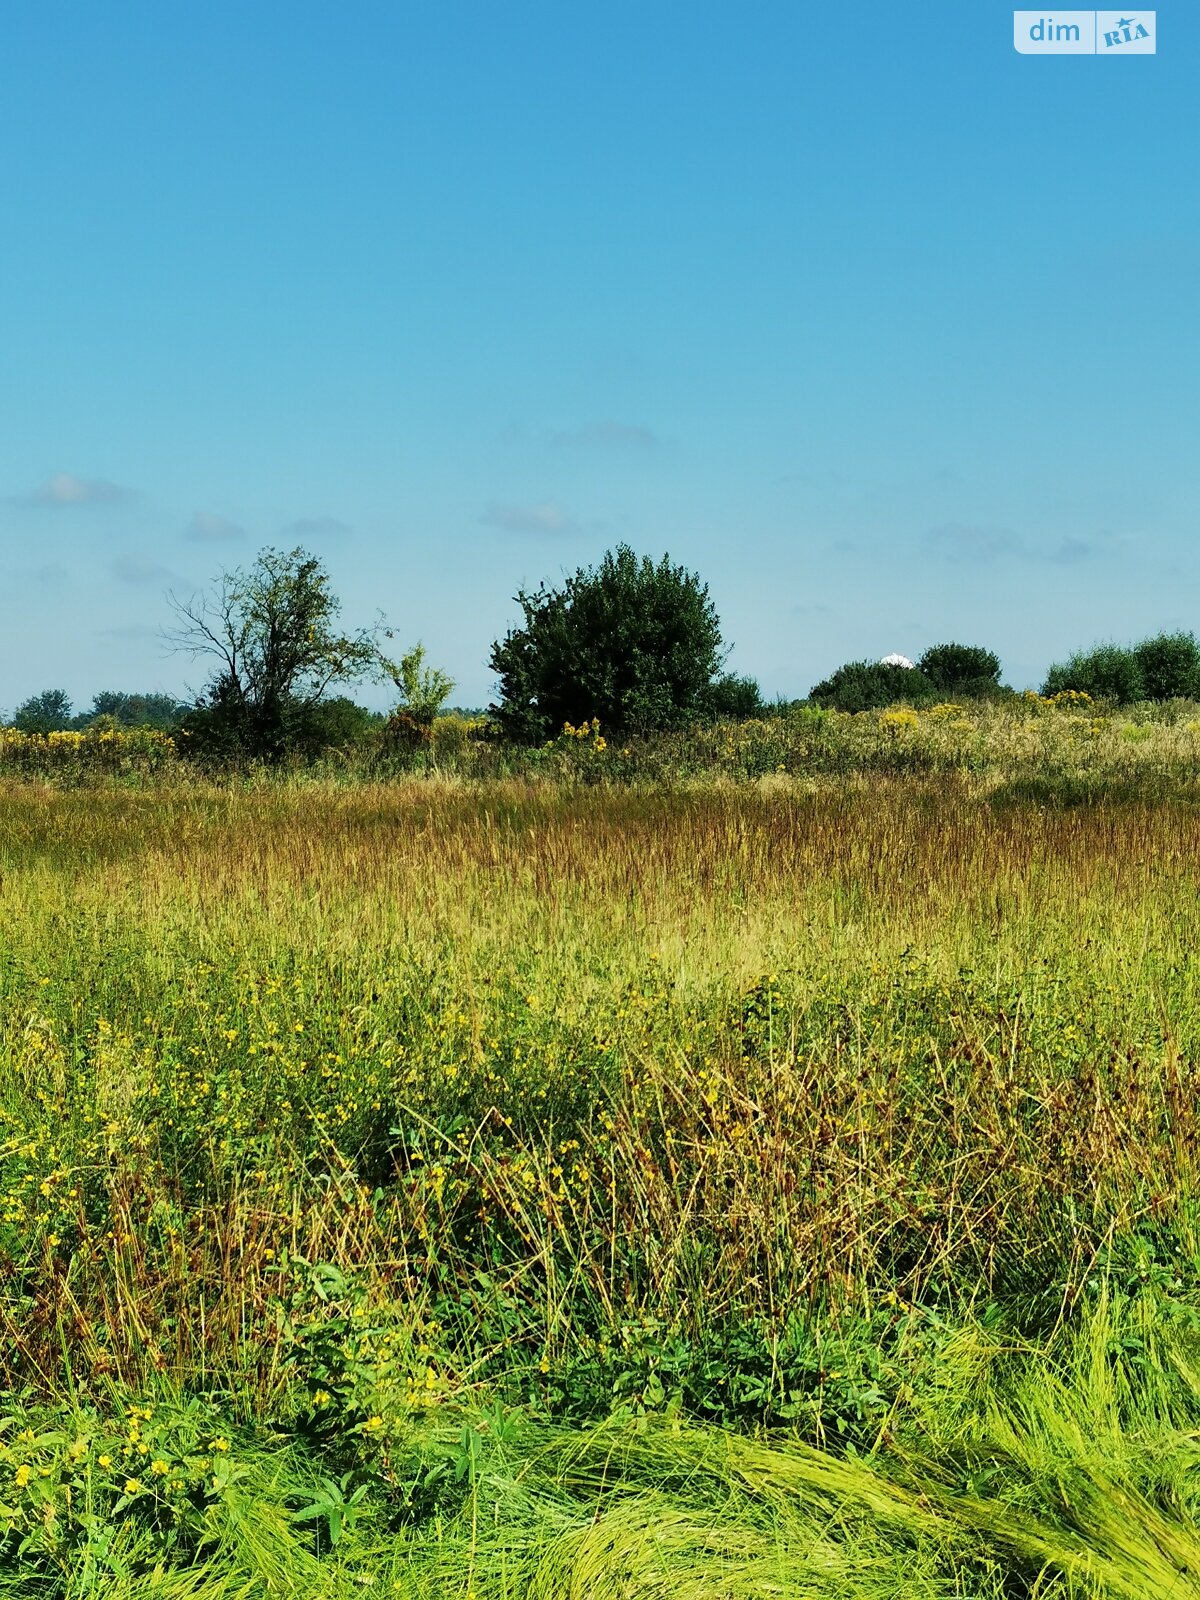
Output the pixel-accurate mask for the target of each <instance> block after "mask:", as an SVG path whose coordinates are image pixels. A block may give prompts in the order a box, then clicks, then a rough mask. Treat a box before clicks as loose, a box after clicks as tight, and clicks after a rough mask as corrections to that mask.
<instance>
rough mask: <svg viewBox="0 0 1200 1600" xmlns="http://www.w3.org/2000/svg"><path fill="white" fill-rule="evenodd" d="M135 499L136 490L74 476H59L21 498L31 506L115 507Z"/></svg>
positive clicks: (47, 480)
mask: <svg viewBox="0 0 1200 1600" xmlns="http://www.w3.org/2000/svg"><path fill="white" fill-rule="evenodd" d="M134 498H135V496H134V492H133V490H132V489H125V488H122V486H121V485H120V484H119V483H110V482H109V481H108V479H107V478H79V477H76V475H75V474H74V473H73V472H56V473H55V474H54V476H53V477H50V478H47V479H46V481H45V483H42V484H39V485H38V487H37V488H36V489H34V490H33V492H32V493H31V494H27V495H25V496H23V497H19V501H20V503H21V504H23V505H28V506H114V505H126V504H128V502H129V501H130V500H133V499H134Z"/></svg>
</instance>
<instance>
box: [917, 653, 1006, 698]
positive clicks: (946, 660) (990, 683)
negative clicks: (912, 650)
mask: <svg viewBox="0 0 1200 1600" xmlns="http://www.w3.org/2000/svg"><path fill="white" fill-rule="evenodd" d="M917 668H918V670H919V671H921V672H923V673H924V674H925V676H926V677H927V678H928V679H929V681H930V683H932V684H933V686H934V687H935V688H936V689H937V690H938V692H939V693H940V694H942V695H944V696H945V697H946V698H947V699H954V698H956V697H957V698H962V699H980V698H983V696H984V695H986V694H987V693H989V692H993V693H994V692H995V690H996V689H998V688H999V686H1000V658H999V656H997V655H996V654H995V653H994V652H993V651H991V650H985V649H984V648H983V647H982V646H981V645H970V644H935V645H932V646H931V647H930V648H929V649H928V650H926V652H925V654H924V655H923V656H922V657H921V658H920V660H919V661H918V662H917Z"/></svg>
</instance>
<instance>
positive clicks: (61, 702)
mask: <svg viewBox="0 0 1200 1600" xmlns="http://www.w3.org/2000/svg"><path fill="white" fill-rule="evenodd" d="M70 726H71V697H70V695H69V694H68V693H67V691H66V690H65V689H43V690H42V692H41V694H35V695H31V696H30V697H29V699H28V700H25V701H23V702H22V704H21V705H19V706H18V707H17V709H16V710H15V711H14V712H13V727H14V728H19V729H20V730H21V732H22V733H58V732H60V731H61V730H62V729H63V728H69V727H70Z"/></svg>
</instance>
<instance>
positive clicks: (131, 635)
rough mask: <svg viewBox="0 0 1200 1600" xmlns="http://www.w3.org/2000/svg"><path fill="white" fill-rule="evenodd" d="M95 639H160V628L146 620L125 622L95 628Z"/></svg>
mask: <svg viewBox="0 0 1200 1600" xmlns="http://www.w3.org/2000/svg"><path fill="white" fill-rule="evenodd" d="M96 638H97V639H161V638H162V629H161V628H152V627H151V626H150V624H149V623H148V622H127V623H126V624H125V625H124V626H123V627H119V628H97V629H96Z"/></svg>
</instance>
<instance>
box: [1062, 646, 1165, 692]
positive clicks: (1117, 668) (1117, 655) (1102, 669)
mask: <svg viewBox="0 0 1200 1600" xmlns="http://www.w3.org/2000/svg"><path fill="white" fill-rule="evenodd" d="M1064 689H1075V690H1079V691H1081V692H1082V693H1083V694H1087V695H1090V696H1091V697H1092V699H1093V700H1115V701H1117V702H1118V703H1119V704H1129V703H1130V702H1132V701H1134V700H1144V699H1145V698H1146V688H1145V680H1144V678H1143V676H1142V668H1141V664H1140V662H1139V661H1138V658H1137V655H1136V653H1135V652H1134V651H1133V650H1126V649H1123V648H1122V647H1121V646H1120V645H1115V644H1102V645H1097V646H1096V648H1095V649H1094V650H1080V651H1077V652H1076V653H1075V654H1074V655H1073V656H1068V658H1067V660H1066V661H1063V662H1057V663H1056V664H1055V665H1054V666H1052V667H1051V668H1050V670H1049V672H1048V673H1047V674H1046V682H1045V683H1044V684H1043V686H1042V694H1043V695H1046V696H1049V695H1054V694H1061V693H1062V692H1063V690H1064Z"/></svg>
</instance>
